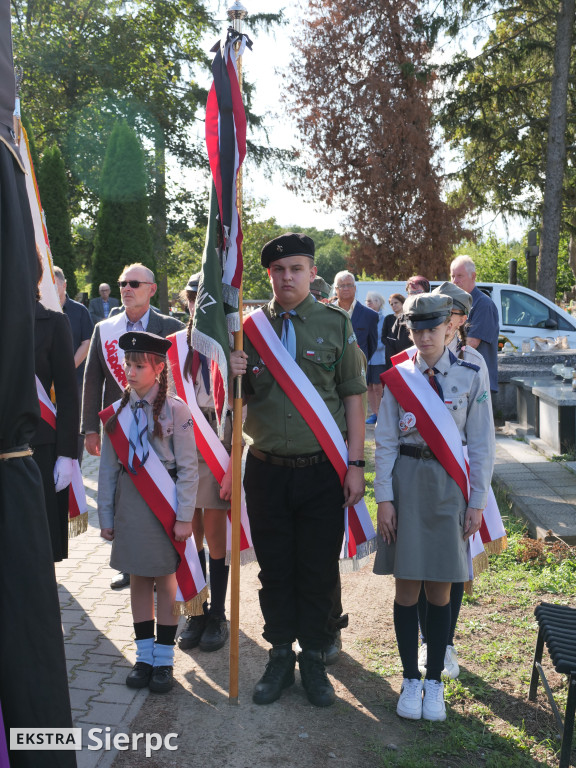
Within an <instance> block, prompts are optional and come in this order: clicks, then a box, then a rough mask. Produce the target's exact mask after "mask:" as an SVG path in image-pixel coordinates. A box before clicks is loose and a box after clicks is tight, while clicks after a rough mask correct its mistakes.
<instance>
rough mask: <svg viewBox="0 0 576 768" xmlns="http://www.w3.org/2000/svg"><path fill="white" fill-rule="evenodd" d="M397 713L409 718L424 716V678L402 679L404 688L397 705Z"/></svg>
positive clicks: (415, 718)
mask: <svg viewBox="0 0 576 768" xmlns="http://www.w3.org/2000/svg"><path fill="white" fill-rule="evenodd" d="M396 713H397V714H398V715H400V717H405V718H407V719H408V720H420V718H421V717H422V680H408V679H407V678H404V680H402V690H401V691H400V698H399V699H398V705H397V706H396Z"/></svg>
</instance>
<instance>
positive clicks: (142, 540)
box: [98, 384, 198, 576]
mask: <svg viewBox="0 0 576 768" xmlns="http://www.w3.org/2000/svg"><path fill="white" fill-rule="evenodd" d="M157 392H158V385H157V384H156V385H154V387H152V389H151V390H150V392H149V393H148V395H147V396H146V398H145V400H146V403H147V404H146V405H145V406H144V410H145V411H146V416H147V418H148V442H149V444H150V447H151V448H153V449H154V451H155V452H156V454H157V456H158V458H159V459H160V461H161V462H162V464H163V465H164V467H165V468H166V469H167V470H168V471H169V472H170V474H171V475H172V476H173V477H175V479H176V495H177V501H178V506H177V510H176V519H177V520H181V521H183V522H189V521H190V520H192V518H193V516H194V508H195V506H196V491H197V488H198V464H197V459H196V442H195V440H194V429H193V425H192V419H191V417H190V411H189V409H188V406H187V405H186V403H184V402H183V401H182V400H181V399H180V398H179V397H174V396H171V395H168V396H167V398H166V402H165V403H164V405H163V407H162V410H161V411H160V416H159V418H158V420H159V422H160V424H161V425H162V433H163V437H162V438H158V437H154V436H153V429H154V418H153V415H152V414H153V405H151V403H153V402H154V398H155V397H156V394H157ZM139 399H140V398H139V397H138V395H137V394H136V393H135V392H131V393H130V401H129V406H128V405H127V406H126V408H127V407H130V408H131V409H132V411H133V410H134V403H135V402H136V401H137V400H139ZM98 517H99V520H100V527H101V528H114V541H113V543H112V555H111V558H110V565H111V567H112V568H115V569H116V570H119V571H123V572H124V573H132V574H134V575H136V576H164V575H166V574H169V573H174V572H175V571H176V568H177V567H178V563H179V556H178V554H177V552H176V550H175V549H174V546H173V545H172V543H171V541H170V539H169V538H168V536H167V535H166V532H165V530H164V528H163V527H162V524H161V523H160V522H159V520H158V518H157V517H156V515H155V514H154V512H153V511H152V510H151V509H150V507H149V506H148V504H147V503H146V502H145V501H144V499H143V498H142V496H141V495H140V494H139V492H138V491H137V490H136V486H135V485H134V483H133V482H132V480H131V477H130V474H129V473H128V472H126V471H125V470H124V469H123V467H122V464H121V463H120V461H119V460H118V456H117V455H116V451H115V450H114V448H113V447H112V443H111V442H110V438H109V437H108V435H107V434H106V432H104V438H103V440H102V455H101V457H100V472H99V475H98Z"/></svg>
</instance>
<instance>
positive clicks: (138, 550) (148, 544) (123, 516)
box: [110, 470, 180, 576]
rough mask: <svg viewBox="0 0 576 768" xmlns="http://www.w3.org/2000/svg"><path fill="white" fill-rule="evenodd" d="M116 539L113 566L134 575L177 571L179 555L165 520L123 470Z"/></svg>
mask: <svg viewBox="0 0 576 768" xmlns="http://www.w3.org/2000/svg"><path fill="white" fill-rule="evenodd" d="M114 509H115V514H114V540H113V542H112V554H111V556H110V566H111V567H112V568H114V569H115V570H117V571H122V572H123V573H131V574H133V575H134V576H166V575H168V574H169V573H175V572H176V569H177V568H178V565H179V563H180V556H179V555H178V553H177V552H176V550H175V549H174V546H173V544H172V542H171V541H170V539H169V538H168V534H167V533H166V531H165V530H164V528H163V526H162V523H161V522H160V521H159V520H158V518H157V517H156V515H155V514H154V512H152V510H151V509H150V507H149V506H148V504H146V502H145V501H144V499H143V498H142V496H141V495H140V494H139V493H138V491H137V490H136V486H135V485H134V483H133V482H132V480H131V479H130V475H129V474H128V473H127V472H126V471H124V470H122V472H120V475H119V477H118V485H117V486H116V496H115V501H114Z"/></svg>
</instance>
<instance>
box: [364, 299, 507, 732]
mask: <svg viewBox="0 0 576 768" xmlns="http://www.w3.org/2000/svg"><path fill="white" fill-rule="evenodd" d="M452 306H453V302H452V299H451V297H449V296H445V295H442V294H429V293H424V294H419V295H415V296H410V297H409V298H408V299H407V300H406V302H405V304H404V318H405V322H406V325H407V327H408V329H409V330H410V335H411V337H412V340H413V342H414V345H415V346H416V348H417V350H418V351H417V354H416V356H415V357H414V359H413V360H407V361H406V362H404V363H402V364H401V365H398V366H396V367H395V368H394V369H392V370H390V371H387V372H386V373H385V374H383V377H382V381H383V384H384V394H383V397H382V402H381V404H380V410H379V413H378V421H377V426H376V430H375V436H376V482H375V486H374V490H375V496H376V501H377V502H378V539H379V540H378V552H377V555H376V559H375V563H374V572H375V573H377V574H392V575H394V577H395V580H396V592H395V601H394V627H395V631H396V639H397V643H398V650H399V652H400V658H401V660H402V666H403V678H404V679H403V683H402V690H401V694H400V698H399V701H398V705H397V709H396V711H397V713H398V715H400V716H401V717H405V718H408V719H412V720H419V719H420V718H422V717H423V718H425V719H427V720H444V719H445V718H446V708H445V704H444V686H443V683H442V682H441V674H442V669H443V667H444V658H445V653H446V646H447V643H448V638H449V632H450V623H451V608H450V590H451V585H452V583H461V582H465V581H467V580H468V578H469V567H468V553H467V548H468V541H467V540H468V539H469V537H470V536H472V534H474V533H475V532H476V531H478V530H479V528H480V524H481V522H482V510H483V509H484V507H485V506H486V501H487V496H488V489H489V487H490V480H491V476H492V466H493V461H494V437H493V434H494V431H493V422H492V409H491V401H490V395H489V392H488V391H487V390H486V380H485V377H484V376H483V375H482V374H481V369H480V367H479V366H478V365H476V364H474V363H471V362H468V361H465V360H462V359H460V358H458V357H456V355H455V354H454V353H453V352H452V351H451V350H449V349H448V348H446V346H445V338H446V332H447V327H448V324H449V323H450V318H451V311H452ZM429 385H430V386H429ZM400 401H401V402H400ZM401 403H402V404H401ZM423 434H425V435H426V438H425V437H423ZM463 445H467V446H468V454H469V457H470V481H469V487H467V483H466V479H465V478H466V476H465V474H464V472H463V470H462V466H463V453H462V446H463ZM422 584H424V588H425V591H426V596H427V600H428V610H427V616H426V626H425V631H426V638H427V656H428V660H427V668H426V678H425V680H424V681H422V679H421V673H420V670H419V669H418V609H417V603H418V595H419V592H420V588H421V585H422Z"/></svg>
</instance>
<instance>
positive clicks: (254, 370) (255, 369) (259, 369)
mask: <svg viewBox="0 0 576 768" xmlns="http://www.w3.org/2000/svg"><path fill="white" fill-rule="evenodd" d="M264 368H266V363H265V362H264V360H262V358H260V360H258V364H257V365H254V366H252V373H253V374H254V376H255V377H256V378H258V376H260V374H261V373H262V371H263V370H264Z"/></svg>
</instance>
